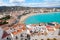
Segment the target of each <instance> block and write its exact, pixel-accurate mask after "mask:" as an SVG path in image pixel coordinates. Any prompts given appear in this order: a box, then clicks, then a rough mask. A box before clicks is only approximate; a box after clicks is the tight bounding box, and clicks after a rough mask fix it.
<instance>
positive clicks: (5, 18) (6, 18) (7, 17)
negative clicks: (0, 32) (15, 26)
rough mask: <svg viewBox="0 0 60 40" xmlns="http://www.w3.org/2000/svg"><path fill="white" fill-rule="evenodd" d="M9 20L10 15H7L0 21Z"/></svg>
mask: <svg viewBox="0 0 60 40" xmlns="http://www.w3.org/2000/svg"><path fill="white" fill-rule="evenodd" d="M10 18H11V16H10V15H7V16H6V17H2V18H0V20H8V19H10Z"/></svg>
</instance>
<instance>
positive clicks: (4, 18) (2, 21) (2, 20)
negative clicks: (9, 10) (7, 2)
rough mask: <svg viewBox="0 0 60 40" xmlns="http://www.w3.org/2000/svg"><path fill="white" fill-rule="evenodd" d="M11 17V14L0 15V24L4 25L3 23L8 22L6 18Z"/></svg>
mask: <svg viewBox="0 0 60 40" xmlns="http://www.w3.org/2000/svg"><path fill="white" fill-rule="evenodd" d="M10 18H11V16H10V15H7V16H5V17H2V18H0V20H1V21H0V25H4V24H8V22H6V20H8V19H10Z"/></svg>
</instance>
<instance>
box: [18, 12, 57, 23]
mask: <svg viewBox="0 0 60 40" xmlns="http://www.w3.org/2000/svg"><path fill="white" fill-rule="evenodd" d="M48 13H52V12H48ZM48 13H33V12H32V13H29V14H26V15H23V16H21V19H20V21H19V23H24V20H25V19H26V18H28V17H29V16H32V15H38V14H48ZM53 13H54V12H53ZM55 13H56V12H55Z"/></svg>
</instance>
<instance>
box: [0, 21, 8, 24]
mask: <svg viewBox="0 0 60 40" xmlns="http://www.w3.org/2000/svg"><path fill="white" fill-rule="evenodd" d="M4 24H8V22H6V21H3V22H0V25H4Z"/></svg>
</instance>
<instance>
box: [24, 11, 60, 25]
mask: <svg viewBox="0 0 60 40" xmlns="http://www.w3.org/2000/svg"><path fill="white" fill-rule="evenodd" d="M42 22H43V23H47V22H58V23H60V12H52V13H47V14H37V15H33V16H29V17H28V18H27V19H26V20H25V21H24V23H25V24H38V23H42Z"/></svg>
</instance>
